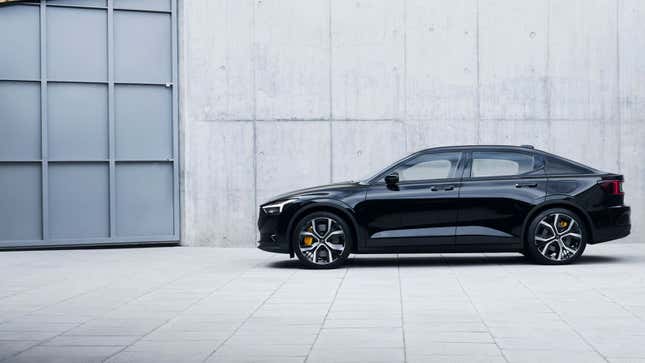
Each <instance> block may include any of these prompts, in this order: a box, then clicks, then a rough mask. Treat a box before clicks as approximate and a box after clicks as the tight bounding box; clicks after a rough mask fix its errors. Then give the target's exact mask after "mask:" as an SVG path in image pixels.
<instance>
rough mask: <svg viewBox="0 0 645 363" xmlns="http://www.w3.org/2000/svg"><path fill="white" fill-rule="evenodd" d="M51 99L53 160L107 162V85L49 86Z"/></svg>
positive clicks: (54, 84) (50, 147)
mask: <svg viewBox="0 0 645 363" xmlns="http://www.w3.org/2000/svg"><path fill="white" fill-rule="evenodd" d="M48 98H49V102H48V105H47V110H48V113H49V117H48V121H49V127H48V131H49V157H50V159H55V160H98V159H107V157H108V110H107V86H106V85H103V84H75V83H50V84H49V90H48Z"/></svg>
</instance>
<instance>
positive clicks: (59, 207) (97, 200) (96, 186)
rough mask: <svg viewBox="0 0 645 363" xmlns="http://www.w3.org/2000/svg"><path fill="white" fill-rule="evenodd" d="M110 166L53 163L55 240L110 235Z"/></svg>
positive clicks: (51, 197) (51, 200)
mask: <svg viewBox="0 0 645 363" xmlns="http://www.w3.org/2000/svg"><path fill="white" fill-rule="evenodd" d="M108 182H109V177H108V165H107V163H50V164H49V225H50V227H49V228H50V230H49V232H50V236H51V238H52V239H70V238H95V237H108V236H109V230H110V228H109V197H108V196H109V189H108Z"/></svg>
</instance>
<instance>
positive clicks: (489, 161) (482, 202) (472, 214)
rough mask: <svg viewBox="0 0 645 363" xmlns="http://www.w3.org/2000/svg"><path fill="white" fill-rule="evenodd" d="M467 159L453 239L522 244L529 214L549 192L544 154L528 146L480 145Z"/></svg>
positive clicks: (460, 242) (458, 243)
mask: <svg viewBox="0 0 645 363" xmlns="http://www.w3.org/2000/svg"><path fill="white" fill-rule="evenodd" d="M467 159H468V162H467V166H466V170H465V171H464V178H463V180H462V182H461V188H460V195H459V213H458V217H457V218H458V221H457V230H456V232H455V233H456V239H455V244H456V245H457V246H459V245H462V246H463V245H484V244H491V245H493V244H495V245H501V246H504V245H512V244H519V243H520V242H521V236H522V228H523V225H524V220H525V218H526V215H527V214H528V212H529V211H530V210H531V209H532V208H533V207H534V206H535V205H537V204H539V203H542V202H543V201H544V200H545V198H546V176H545V173H544V158H543V156H542V155H540V154H537V153H534V152H532V151H530V150H527V151H524V150H516V149H509V150H499V149H491V150H485V149H484V150H481V149H477V150H473V151H472V152H470V153H468V158H467Z"/></svg>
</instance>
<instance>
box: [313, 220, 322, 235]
mask: <svg viewBox="0 0 645 363" xmlns="http://www.w3.org/2000/svg"><path fill="white" fill-rule="evenodd" d="M311 232H312V233H313V234H314V236H315V237H316V238H318V239H322V237H321V236H320V234H319V233H318V230H316V219H312V220H311Z"/></svg>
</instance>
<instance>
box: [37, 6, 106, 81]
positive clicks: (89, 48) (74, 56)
mask: <svg viewBox="0 0 645 363" xmlns="http://www.w3.org/2000/svg"><path fill="white" fill-rule="evenodd" d="M106 34H107V11H105V10H94V9H79V8H65V7H53V6H50V7H48V8H47V74H48V78H49V79H53V80H78V81H106V80H107V37H106Z"/></svg>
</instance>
